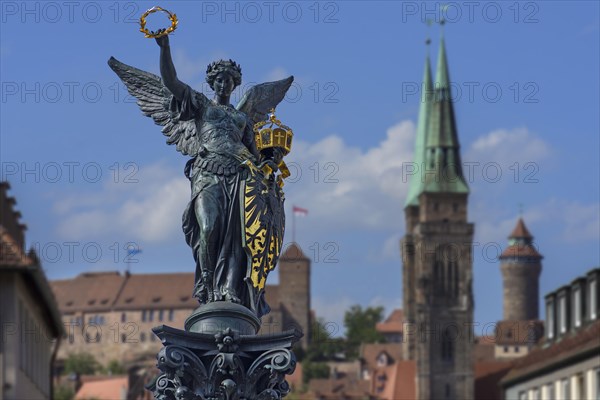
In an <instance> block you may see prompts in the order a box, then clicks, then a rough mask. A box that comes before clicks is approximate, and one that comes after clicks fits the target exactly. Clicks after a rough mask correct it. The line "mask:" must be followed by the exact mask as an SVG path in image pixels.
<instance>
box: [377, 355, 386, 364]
mask: <svg viewBox="0 0 600 400" xmlns="http://www.w3.org/2000/svg"><path fill="white" fill-rule="evenodd" d="M387 364H388V360H387V356H386V355H385V353H381V354H380V355H379V357H377V366H378V367H385V366H386V365H387Z"/></svg>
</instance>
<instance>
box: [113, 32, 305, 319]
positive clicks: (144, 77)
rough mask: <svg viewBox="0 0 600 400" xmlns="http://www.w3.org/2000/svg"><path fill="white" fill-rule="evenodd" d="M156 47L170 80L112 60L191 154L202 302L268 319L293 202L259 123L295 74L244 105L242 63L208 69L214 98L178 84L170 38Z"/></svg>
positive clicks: (187, 223)
mask: <svg viewBox="0 0 600 400" xmlns="http://www.w3.org/2000/svg"><path fill="white" fill-rule="evenodd" d="M156 41H157V43H158V45H159V47H160V73H161V77H158V76H156V75H154V74H151V73H149V72H145V71H142V70H139V69H137V68H134V67H131V66H129V65H126V64H123V63H121V62H120V61H118V60H116V59H115V58H113V57H111V58H110V60H109V61H108V64H109V65H110V67H111V68H112V69H113V71H114V72H116V73H117V75H118V76H119V78H120V79H121V80H122V81H123V83H124V84H125V85H126V87H127V89H128V91H129V93H130V94H131V95H133V96H134V97H136V98H137V104H138V106H139V107H140V109H141V110H142V113H143V114H144V115H146V116H148V117H151V118H152V119H153V120H154V122H155V123H156V124H157V125H161V126H162V127H163V128H162V133H163V134H164V135H165V136H166V137H167V144H170V145H175V146H176V149H177V151H179V152H181V153H182V154H184V155H186V156H189V157H191V158H190V160H189V161H188V162H187V163H186V167H185V175H186V176H187V178H188V179H189V180H190V183H191V192H192V195H191V200H190V202H189V203H188V205H187V207H186V209H185V211H184V213H183V231H184V233H185V238H186V242H187V244H188V245H189V246H190V247H191V248H192V251H193V255H194V259H195V261H196V275H195V286H194V296H195V297H196V298H197V299H198V300H199V302H200V303H202V304H206V303H211V302H215V301H228V302H233V303H238V304H241V305H244V306H245V307H247V308H248V309H250V310H252V311H253V312H254V313H255V314H256V316H257V317H259V318H260V317H261V316H262V315H264V314H266V313H268V312H269V311H270V309H269V306H268V305H267V303H266V302H265V299H264V286H265V280H266V275H267V274H268V272H269V271H270V270H272V269H273V268H274V267H275V265H276V263H277V260H278V257H279V254H280V252H281V248H282V243H283V233H284V225H285V217H284V212H283V201H284V196H283V192H282V190H281V187H280V185H279V184H278V182H277V179H276V178H275V172H276V171H277V167H278V165H280V163H281V161H282V157H283V154H284V153H283V152H282V151H281V150H280V149H278V148H269V149H266V150H264V151H259V149H257V146H256V142H255V136H254V135H255V134H254V131H253V127H254V125H255V124H256V123H258V122H260V121H264V120H266V119H267V115H268V113H269V111H270V110H271V109H274V108H275V107H276V106H277V105H278V104H279V103H280V102H281V101H282V100H283V98H284V96H285V94H286V92H287V90H288V89H289V87H290V85H291V84H292V81H293V79H294V78H293V77H292V76H290V77H289V78H286V79H282V80H280V81H276V82H268V83H263V84H259V85H256V86H254V87H252V88H251V89H250V90H248V91H247V92H246V93H245V95H244V96H243V98H242V100H241V101H240V103H239V104H238V105H237V107H234V106H232V105H231V104H230V103H229V102H230V96H231V93H232V92H233V90H234V89H235V87H236V86H238V85H240V84H241V78H242V71H241V68H240V66H239V65H238V64H237V63H235V62H234V61H232V60H220V61H216V62H213V63H211V64H210V65H209V66H208V68H207V71H206V81H207V82H208V84H209V85H210V86H211V88H212V89H213V90H214V92H215V96H214V99H213V100H209V99H208V98H207V97H206V96H205V95H204V94H202V93H199V92H197V91H195V90H193V89H192V88H190V87H189V86H188V85H186V84H185V83H183V82H181V81H180V80H179V79H178V78H177V74H176V72H175V67H174V65H173V61H172V58H171V51H170V45H169V37H168V36H162V37H159V38H157V39H156Z"/></svg>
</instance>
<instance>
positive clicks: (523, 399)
mask: <svg viewBox="0 0 600 400" xmlns="http://www.w3.org/2000/svg"><path fill="white" fill-rule="evenodd" d="M519 400H527V392H519Z"/></svg>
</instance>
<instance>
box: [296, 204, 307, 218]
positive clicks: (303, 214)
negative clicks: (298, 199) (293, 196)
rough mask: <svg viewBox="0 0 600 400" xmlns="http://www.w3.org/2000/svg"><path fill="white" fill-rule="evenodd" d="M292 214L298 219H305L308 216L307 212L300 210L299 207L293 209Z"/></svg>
mask: <svg viewBox="0 0 600 400" xmlns="http://www.w3.org/2000/svg"><path fill="white" fill-rule="evenodd" d="M293 212H294V215H297V216H300V217H306V216H307V215H308V210H307V209H305V208H300V207H296V206H294V207H293Z"/></svg>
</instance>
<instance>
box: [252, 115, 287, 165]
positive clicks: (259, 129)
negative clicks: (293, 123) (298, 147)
mask: <svg viewBox="0 0 600 400" xmlns="http://www.w3.org/2000/svg"><path fill="white" fill-rule="evenodd" d="M267 125H268V126H267ZM293 137H294V133H293V132H292V129H291V128H290V127H289V126H286V125H284V124H282V123H281V121H280V120H278V119H277V117H276V116H275V109H274V108H273V109H271V112H270V114H269V119H268V120H266V121H261V122H257V123H256V124H254V139H255V141H256V147H257V148H258V150H259V151H261V150H263V149H268V148H272V147H278V148H280V149H283V151H284V153H283V154H284V155H287V154H288V153H289V152H290V151H291V150H292V138H293Z"/></svg>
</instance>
